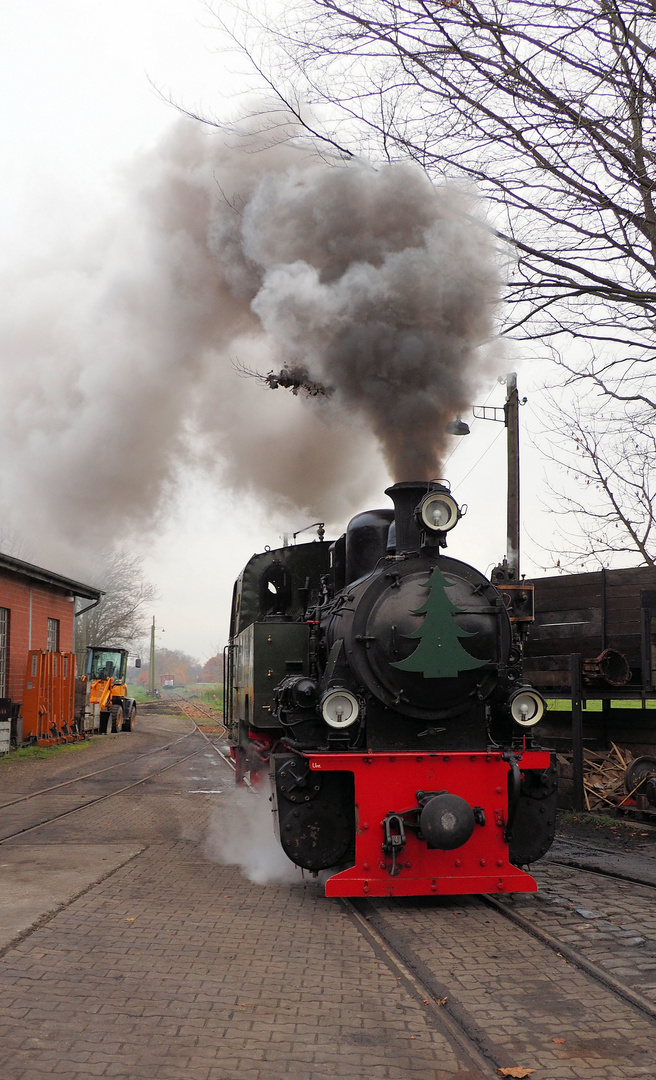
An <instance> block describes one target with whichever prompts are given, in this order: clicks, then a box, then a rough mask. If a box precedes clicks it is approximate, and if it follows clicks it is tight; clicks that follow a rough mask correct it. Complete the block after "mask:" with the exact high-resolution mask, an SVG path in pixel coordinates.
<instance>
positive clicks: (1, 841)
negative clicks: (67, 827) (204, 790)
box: [0, 732, 204, 844]
mask: <svg viewBox="0 0 656 1080" xmlns="http://www.w3.org/2000/svg"><path fill="white" fill-rule="evenodd" d="M190 734H194V732H190ZM203 749H204V748H203V747H201V748H200V749H199V750H194V751H192V753H190V754H185V755H184V757H181V758H178V759H177V761H173V762H171V764H170V765H164V766H163V767H162V768H161V769H155V771H154V772H152V773H148V774H147V775H146V776H141V777H140V778H139V779H138V780H134V781H132V782H131V783H129V784H125V785H124V786H123V787H120V788H116V790H115V791H110V792H108V793H107V794H106V795H99V796H98V797H97V798H95V799H89V801H88V802H85V803H84V805H83V806H75V807H73V808H72V809H71V810H64V811H63V812H62V813H61V814H54V815H53V816H52V817H49V818H46V820H45V821H39V822H38V823H37V824H36V825H27V826H26V827H25V828H24V829H18V830H17V831H16V832H13V833H9V835H8V836H3V837H2V838H0V844H6V843H7V841H9V840H14V839H15V838H16V837H17V836H25V834H26V833H29V832H34V831H35V830H36V829H43V828H45V826H46V825H51V824H52V823H53V822H54V821H61V820H62V818H66V817H70V816H71V815H72V814H80V813H82V811H83V810H87V809H88V808H89V807H90V806H97V805H98V803H101V802H106V800H107V799H113V798H114V796H115V795H121V794H122V793H123V792H124V791H129V790H130V789H131V788H134V787H139V785H140V784H143V783H145V781H146V780H152V778H153V777H154V776H159V775H161V773H164V772H167V771H168V770H169V769H174V768H175V766H176V765H181V764H182V762H183V761H187V760H188V759H189V758H192V757H196V756H197V755H198V754H200V753H202V751H203ZM121 764H125V763H124V762H122V763H121Z"/></svg>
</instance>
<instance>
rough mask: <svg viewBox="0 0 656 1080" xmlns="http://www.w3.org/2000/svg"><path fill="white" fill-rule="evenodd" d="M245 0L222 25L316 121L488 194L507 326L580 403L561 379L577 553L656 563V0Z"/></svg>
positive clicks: (325, 133) (342, 138)
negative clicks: (579, 536) (549, 361)
mask: <svg viewBox="0 0 656 1080" xmlns="http://www.w3.org/2000/svg"><path fill="white" fill-rule="evenodd" d="M235 7H237V8H238V9H239V10H240V11H242V12H243V11H244V9H245V5H244V3H243V2H242V3H241V4H239V5H235ZM225 10H226V5H222V7H221V11H222V17H225V16H224V13H225ZM245 10H246V12H247V14H246V16H245V21H243V22H242V23H241V24H240V23H239V21H238V20H236V21H235V22H234V23H233V24H232V27H231V29H232V32H233V34H235V36H236V37H237V39H238V40H240V41H241V42H242V44H243V45H244V47H245V48H246V49H247V51H248V53H249V55H250V56H251V58H252V60H253V62H254V64H255V65H256V67H257V70H258V71H259V72H260V74H261V75H262V76H263V78H264V81H265V82H266V84H267V85H268V86H269V87H270V88H272V89H274V90H275V92H276V94H277V95H278V98H279V100H281V101H282V102H283V103H284V105H285V108H288V109H291V110H292V112H294V113H295V114H296V116H297V118H298V121H299V125H301V126H303V127H304V129H305V131H306V134H307V135H308V137H310V138H311V139H313V140H314V141H315V142H316V140H317V139H323V140H324V141H325V143H326V144H327V145H329V146H330V147H331V148H332V151H333V152H336V153H337V154H340V153H341V154H342V155H350V154H360V155H362V154H369V155H370V156H371V157H372V158H374V159H383V160H393V159H408V158H409V159H412V160H413V161H415V162H418V163H419V164H420V165H421V166H422V167H423V168H424V169H425V170H426V171H427V172H428V173H429V174H430V175H431V176H432V177H434V178H435V179H436V180H439V181H442V180H444V179H446V180H455V181H456V182H459V183H464V184H466V185H469V184H471V185H474V186H475V188H476V189H477V190H478V191H479V192H480V194H481V196H482V197H483V198H484V199H485V200H486V203H487V206H488V208H489V213H490V219H491V224H492V227H493V229H494V231H495V233H496V236H497V237H498V240H499V243H500V253H501V256H502V257H503V259H504V261H505V267H506V284H505V290H504V301H505V303H504V305H503V307H502V311H501V317H500V331H501V333H502V334H504V335H506V336H507V337H512V338H514V339H517V340H521V341H523V342H524V348H525V350H527V351H528V352H529V354H530V351H531V343H533V345H532V353H533V355H540V353H541V354H542V355H544V352H543V350H544V349H545V346H546V348H547V350H548V351H550V352H551V354H552V356H553V358H554V359H555V360H556V363H557V365H558V367H559V371H560V373H561V375H562V376H563V382H564V384H565V386H566V387H567V388H568V389H569V391H571V393H570V400H572V401H573V403H574V404H573V405H572V406H571V409H569V411H568V406H567V405H565V404H563V402H564V399H563V396H562V394H561V395H560V396H559V399H558V411H559V417H560V420H559V429H560V435H561V437H562V441H561V446H562V450H561V449H558V448H557V449H556V450H555V451H554V459H555V460H557V461H562V463H563V465H564V466H565V467H566V468H567V470H568V471H569V473H570V475H573V476H574V477H575V478H577V479H578V480H579V481H580V483H581V484H582V485H583V487H582V489H581V490H582V494H581V496H580V498H578V499H577V498H576V497H575V498H574V499H571V500H570V502H569V506H568V512H569V513H570V514H571V513H573V514H574V515H575V517H576V518H577V520H578V522H579V524H580V526H581V527H582V528H583V529H584V531H585V532H586V533H587V539H586V540H584V541H583V543H580V542H579V541H577V540H576V539H575V537H574V535H573V533H574V530H571V529H570V530H569V532H570V534H572V535H570V551H571V553H572V555H573V556H575V557H577V558H583V559H584V561H585V560H586V559H587V558H588V556H590V555H592V557H593V558H598V557H599V556H602V557H603V558H606V557H608V558H611V557H620V556H626V555H627V554H630V555H632V556H633V555H635V553H638V554H639V556H640V557H641V559H642V560H643V561H647V562H653V559H654V557H655V554H656V545H655V543H654V538H655V535H656V534H655V533H654V493H653V489H652V486H651V480H650V475H651V474H653V473H655V472H656V445H655V436H656V430H655V426H654V425H655V422H656V410H655V407H654V402H655V401H656V365H655V362H656V335H655V333H654V330H655V327H656V0H513V2H512V3H501V2H499V0H434V2H432V3H428V2H427V0H357V2H355V3H351V4H343V3H340V2H338V0H296V2H294V3H291V4H290V5H289V7H288V8H286V9H285V12H284V13H281V11H280V9H279V7H276V10H275V17H273V16H268V15H267V9H266V4H265V3H264V2H261V3H257V2H256V0H252V2H251V4H250V5H248V6H247V7H246V9H245ZM307 103H309V105H310V106H313V107H314V112H313V115H310V112H309V110H308V108H307ZM537 343H540V344H539V345H538V344H537ZM561 505H562V504H561Z"/></svg>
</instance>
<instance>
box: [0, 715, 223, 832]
mask: <svg viewBox="0 0 656 1080" xmlns="http://www.w3.org/2000/svg"><path fill="white" fill-rule="evenodd" d="M189 719H190V720H191V723H192V724H193V727H192V729H191V730H190V731H188V732H186V733H185V734H183V735H181V736H179V737H178V738H175V739H173V740H170V741H168V742H166V743H165V744H164V745H162V746H158V747H155V748H154V749H152V750H148V751H146V752H144V753H141V754H136V755H134V756H131V757H128V758H125V757H122V758H121V759H120V760H119V761H116V762H113V763H112V764H111V765H105V766H103V767H102V768H99V769H95V770H91V771H89V772H86V773H84V774H82V775H80V776H74V777H70V778H68V779H66V780H62V781H59V782H58V783H56V784H50V785H47V786H45V787H43V788H39V789H38V790H36V791H32V792H28V793H26V794H24V795H20V796H17V797H16V798H14V799H10V800H8V801H7V802H5V803H4V804H3V805H2V806H0V811H1V813H2V818H1V821H2V824H1V825H0V844H5V843H7V842H8V841H10V840H12V839H15V838H16V837H19V836H24V835H25V834H27V833H32V832H35V831H37V830H38V829H42V828H44V827H45V826H47V825H50V824H52V823H53V822H56V821H60V820H62V819H64V818H68V817H71V816H72V815H75V814H81V813H83V812H84V811H85V810H87V809H89V807H92V806H96V805H98V804H99V803H103V802H106V801H107V800H109V799H112V798H114V797H116V796H118V795H122V794H124V793H125V792H127V791H130V790H131V789H134V788H137V787H139V786H141V785H142V784H144V783H146V782H147V781H148V780H153V779H155V778H156V777H158V776H161V775H162V774H163V773H165V772H168V771H169V769H173V768H175V767H176V766H177V765H180V764H182V763H183V762H184V761H188V760H189V759H190V758H194V757H196V756H197V755H199V754H202V753H204V752H205V751H206V749H207V747H208V746H209V747H211V748H212V749H213V750H214V751H215V752H216V753H217V755H218V756H219V757H220V758H221V759H222V760H223V761H224V762H225V763H226V764H227V765H229V766H230V765H232V762H231V760H230V758H229V756H228V755H227V754H226V753H225V752H224V751H223V750H222V749H221V747H218V746H216V744H215V743H214V742H213V741H212V739H210V738H209V736H208V735H207V734H206V732H205V731H203V730H202V728H200V727H199V726H198V724H197V723H196V722H195V721H194V720H193V719H191V718H189ZM198 738H200V739H201V740H202V743H201V745H198V746H196V747H195V748H193V749H190V750H189V752H186V753H182V754H180V753H178V752H177V751H178V749H180V748H182V749H183V750H186V749H187V746H188V745H189V743H188V740H193V739H198ZM158 754H165V755H167V758H168V757H171V756H173V760H165V761H163V762H162V763H161V764H160V765H159V766H158V767H157V768H154V769H151V770H150V771H147V770H146V771H144V770H143V769H142V768H141V766H142V765H143V764H144V763H145V762H146V759H152V758H153V757H154V756H155V755H158ZM117 769H122V770H123V773H125V772H126V771H127V772H131V773H132V774H136V775H132V776H131V777H130V779H129V782H128V783H125V776H122V777H121V778H120V779H119V782H118V783H117V784H116V785H114V786H112V787H111V790H109V791H102V792H101V793H99V794H94V793H93V785H94V784H95V785H98V784H99V783H100V782H106V780H107V779H108V774H110V773H112V772H115V771H116V770H117ZM76 785H86V786H87V788H89V787H91V789H92V790H91V793H87V794H85V795H81V796H80V798H81V799H83V800H84V801H82V802H81V803H80V804H79V805H77V806H73V807H66V808H64V809H61V808H55V807H53V806H52V805H51V806H50V808H49V802H50V803H52V800H53V797H54V798H56V797H57V796H58V795H60V794H62V793H63V791H64V789H69V791H70V790H71V789H74V788H75V786H76ZM19 804H29V806H30V814H29V817H30V818H31V819H32V820H29V821H27V822H25V821H22V822H21V823H20V824H19V825H18V827H16V822H15V823H14V824H13V825H12V823H11V821H9V822H8V821H7V811H10V810H11V809H12V808H13V807H16V806H17V805H19ZM14 816H15V815H14ZM35 817H36V818H38V820H36V821H35V820H33V819H34V818H35Z"/></svg>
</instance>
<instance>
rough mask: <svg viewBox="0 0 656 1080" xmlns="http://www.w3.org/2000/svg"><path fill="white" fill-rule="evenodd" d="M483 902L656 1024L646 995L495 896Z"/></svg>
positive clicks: (653, 1007)
mask: <svg viewBox="0 0 656 1080" xmlns="http://www.w3.org/2000/svg"><path fill="white" fill-rule="evenodd" d="M481 899H482V901H483V902H484V903H485V904H487V905H488V906H489V907H491V908H494V910H495V911H498V912H499V914H500V915H502V916H503V917H504V918H505V919H508V921H509V922H512V923H514V924H515V926H519V927H521V929H522V930H525V931H526V933H527V934H530V935H531V937H534V938H535V939H536V940H537V941H541V942H542V943H543V944H544V945H546V946H547V947H548V948H549V949H551V950H552V951H553V952H555V953H556V954H557V955H558V956H562V957H564V958H565V959H566V960H569V961H570V963H572V964H574V966H575V967H577V968H579V970H580V971H585V973H586V974H587V975H590V976H591V977H592V978H593V979H595V980H596V981H597V982H599V983H601V984H602V985H603V986H605V987H606V988H607V989H608V990H611V991H612V992H613V993H614V994H615V995H616V996H617V997H620V998H623V1000H624V1001H627V1002H628V1003H629V1004H630V1005H633V1006H634V1008H636V1009H639V1010H640V1012H642V1013H645V1014H646V1015H647V1016H649V1017H650V1018H651V1019H652V1020H656V1004H654V1002H653V1001H650V999H649V998H648V997H645V996H644V994H640V993H639V992H638V991H637V990H633V989H631V987H630V986H626V985H625V984H624V983H622V982H620V981H619V979H616V978H615V977H614V976H613V975H610V974H609V973H608V972H607V971H604V969H603V968H602V967H600V966H599V964H595V963H594V961H593V960H588V958H587V957H586V956H584V955H583V953H580V952H578V950H577V949H573V948H572V947H571V945H566V944H565V942H564V941H560V940H559V939H558V938H556V937H554V935H553V934H550V933H548V932H547V931H546V930H540V928H539V927H537V926H535V925H534V924H533V923H532V922H531V921H530V920H529V919H527V918H525V916H524V915H520V914H519V912H517V911H512V909H511V908H509V907H507V906H506V905H505V904H502V903H501V902H500V901H499V900H497V898H496V897H495V896H489V895H485V896H482V897H481Z"/></svg>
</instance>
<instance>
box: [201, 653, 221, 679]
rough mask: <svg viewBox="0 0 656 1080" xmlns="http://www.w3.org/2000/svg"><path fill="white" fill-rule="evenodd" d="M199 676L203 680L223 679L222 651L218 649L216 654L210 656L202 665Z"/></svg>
mask: <svg viewBox="0 0 656 1080" xmlns="http://www.w3.org/2000/svg"><path fill="white" fill-rule="evenodd" d="M201 678H202V680H203V682H216V683H220V682H222V681H223V653H222V652H220V651H219V650H218V649H217V652H216V656H210V658H209V660H208V661H207V662H206V663H205V665H204V666H203V672H202V675H201Z"/></svg>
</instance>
